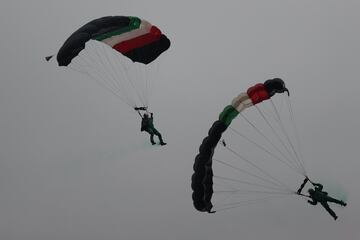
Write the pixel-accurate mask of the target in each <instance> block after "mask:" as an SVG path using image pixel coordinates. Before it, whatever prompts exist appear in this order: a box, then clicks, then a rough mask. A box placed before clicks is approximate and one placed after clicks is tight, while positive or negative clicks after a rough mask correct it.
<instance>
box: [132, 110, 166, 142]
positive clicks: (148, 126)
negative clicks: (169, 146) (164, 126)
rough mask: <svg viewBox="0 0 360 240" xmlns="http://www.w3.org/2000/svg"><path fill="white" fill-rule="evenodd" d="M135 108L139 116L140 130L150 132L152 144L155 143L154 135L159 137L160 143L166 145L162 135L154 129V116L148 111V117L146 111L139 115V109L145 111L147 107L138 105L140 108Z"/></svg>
mask: <svg viewBox="0 0 360 240" xmlns="http://www.w3.org/2000/svg"><path fill="white" fill-rule="evenodd" d="M135 110H136V111H137V112H138V113H139V115H140V117H141V119H142V120H141V132H143V131H145V132H147V133H149V134H150V142H151V144H152V145H155V144H156V143H155V141H154V135H156V136H157V137H158V138H159V141H160V145H162V146H163V145H166V143H165V142H164V141H163V139H162V136H161V134H160V132H159V131H158V130H156V128H155V127H154V123H153V120H154V116H153V113H150V117H149V114H148V113H144V115H141V113H140V111H139V110H143V111H147V108H145V107H140V108H138V107H137V108H135Z"/></svg>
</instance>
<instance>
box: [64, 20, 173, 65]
mask: <svg viewBox="0 0 360 240" xmlns="http://www.w3.org/2000/svg"><path fill="white" fill-rule="evenodd" d="M89 40H97V41H101V42H103V43H105V44H107V45H109V46H110V47H112V48H113V49H114V50H116V51H118V52H119V53H121V54H123V55H125V56H127V57H128V58H130V59H131V60H132V61H134V62H140V63H144V64H148V63H150V62H152V61H153V60H155V59H156V58H157V57H158V56H159V55H160V54H161V53H162V52H164V51H166V50H167V49H168V48H169V47H170V40H169V39H168V38H167V37H166V36H165V35H164V34H162V33H161V31H160V29H159V28H157V27H156V26H154V25H151V24H150V23H149V22H147V21H145V20H141V19H140V18H138V17H127V16H108V17H102V18H99V19H95V20H93V21H91V22H89V23H87V24H85V25H84V26H82V27H81V28H79V29H78V30H77V31H75V32H74V33H73V34H72V35H71V36H70V37H69V38H68V39H67V40H66V41H65V43H64V44H63V46H62V47H61V48H60V50H59V52H58V54H57V61H58V63H59V66H67V65H69V64H70V62H71V60H72V59H73V58H75V57H76V56H77V55H78V54H79V52H81V51H82V50H83V49H84V48H85V43H86V42H87V41H89Z"/></svg>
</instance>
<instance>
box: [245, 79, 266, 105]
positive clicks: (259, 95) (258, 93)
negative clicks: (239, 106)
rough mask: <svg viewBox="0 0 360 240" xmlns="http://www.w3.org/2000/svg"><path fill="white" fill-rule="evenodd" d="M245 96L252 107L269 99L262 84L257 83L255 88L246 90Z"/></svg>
mask: <svg viewBox="0 0 360 240" xmlns="http://www.w3.org/2000/svg"><path fill="white" fill-rule="evenodd" d="M247 94H248V96H249V98H250V99H251V101H252V103H253V104H254V105H255V104H257V103H260V102H262V101H264V100H266V99H269V94H268V92H267V91H266V89H265V87H264V84H262V83H258V84H256V85H255V86H252V87H250V88H249V89H248V90H247Z"/></svg>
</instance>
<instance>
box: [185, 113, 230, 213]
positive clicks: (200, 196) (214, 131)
mask: <svg viewBox="0 0 360 240" xmlns="http://www.w3.org/2000/svg"><path fill="white" fill-rule="evenodd" d="M226 129H227V126H226V125H225V124H224V123H223V122H222V121H220V120H218V121H216V122H214V124H213V125H212V127H211V128H210V130H209V132H208V136H207V137H205V138H204V140H203V142H202V143H201V145H200V147H199V153H198V155H197V156H196V157H195V162H194V166H193V169H194V174H193V175H192V177H191V187H192V189H193V194H192V199H193V204H194V207H195V208H196V209H197V210H199V211H202V212H211V208H212V207H213V205H212V203H211V197H212V195H213V171H212V156H213V154H214V150H215V147H216V145H217V144H218V142H219V141H220V138H221V135H222V133H223V132H224V131H225V130H226Z"/></svg>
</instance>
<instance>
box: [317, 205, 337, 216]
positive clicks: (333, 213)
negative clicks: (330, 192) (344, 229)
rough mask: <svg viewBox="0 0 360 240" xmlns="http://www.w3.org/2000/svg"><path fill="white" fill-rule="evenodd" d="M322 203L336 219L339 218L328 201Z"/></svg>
mask: <svg viewBox="0 0 360 240" xmlns="http://www.w3.org/2000/svg"><path fill="white" fill-rule="evenodd" d="M321 205H322V206H323V207H324V208H325V209H326V211H327V212H328V213H329V214H330V215H331V216H332V217H333V218H334V220H336V219H337V216H336V214H335V212H334V211H333V210H332V209H331V208H330V207H329V205H328V204H327V203H326V202H322V203H321Z"/></svg>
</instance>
